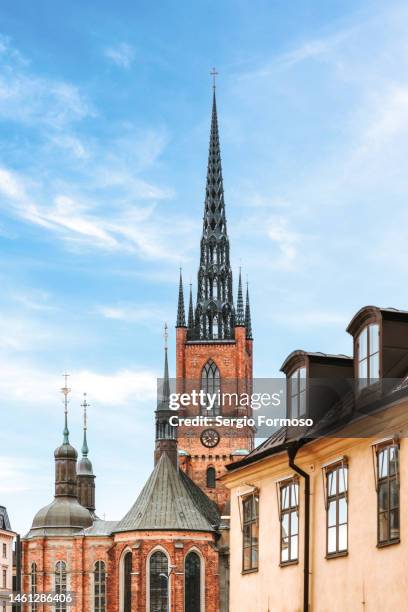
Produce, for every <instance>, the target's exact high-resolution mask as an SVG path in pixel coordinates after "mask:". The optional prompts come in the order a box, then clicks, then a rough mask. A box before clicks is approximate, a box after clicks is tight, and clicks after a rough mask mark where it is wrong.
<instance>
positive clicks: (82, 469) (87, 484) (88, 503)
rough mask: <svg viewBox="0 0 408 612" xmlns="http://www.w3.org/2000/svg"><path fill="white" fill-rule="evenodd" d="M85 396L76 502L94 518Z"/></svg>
mask: <svg viewBox="0 0 408 612" xmlns="http://www.w3.org/2000/svg"><path fill="white" fill-rule="evenodd" d="M86 398H87V395H86V393H84V401H83V402H82V404H81V407H82V408H83V409H84V417H83V418H84V425H83V427H84V440H83V444H82V459H80V461H78V465H77V485H78V501H79V503H80V504H81V506H84V508H87V509H88V510H89V512H90V513H91V515H92V517H93V518H95V516H96V515H95V474H94V473H93V467H92V463H91V461H90V460H89V459H88V453H89V448H88V440H87V430H88V414H87V410H88V408H89V406H90V404H88V401H87V399H86Z"/></svg>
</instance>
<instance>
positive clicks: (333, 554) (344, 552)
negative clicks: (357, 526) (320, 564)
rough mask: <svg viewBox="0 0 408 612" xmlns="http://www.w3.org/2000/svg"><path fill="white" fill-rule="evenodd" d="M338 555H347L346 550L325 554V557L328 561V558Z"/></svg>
mask: <svg viewBox="0 0 408 612" xmlns="http://www.w3.org/2000/svg"><path fill="white" fill-rule="evenodd" d="M339 557H348V550H342V551H341V552H337V553H330V554H327V555H326V557H325V558H326V559H327V560H328V561H330V559H338V558H339Z"/></svg>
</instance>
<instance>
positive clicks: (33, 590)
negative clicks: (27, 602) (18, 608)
mask: <svg viewBox="0 0 408 612" xmlns="http://www.w3.org/2000/svg"><path fill="white" fill-rule="evenodd" d="M37 577H38V574H37V564H36V563H32V564H31V576H30V592H31V595H32V596H33V600H34V599H35V594H36V593H37V588H38V584H37ZM30 608H31V612H37V610H38V607H37V604H36V603H35V602H34V601H33V603H32V604H31V606H30Z"/></svg>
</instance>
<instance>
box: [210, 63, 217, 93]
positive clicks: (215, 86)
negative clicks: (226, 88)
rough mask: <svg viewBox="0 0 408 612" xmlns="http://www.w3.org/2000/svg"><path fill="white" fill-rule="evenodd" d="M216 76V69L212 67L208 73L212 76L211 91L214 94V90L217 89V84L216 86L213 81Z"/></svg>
mask: <svg viewBox="0 0 408 612" xmlns="http://www.w3.org/2000/svg"><path fill="white" fill-rule="evenodd" d="M218 74H219V73H218V72H217V70H216V68H215V67H213V69H212V70H211V72H210V75H211V76H212V79H213V86H212V87H213V91H214V92H215V90H216V88H217V84H216V81H215V79H216V78H217V76H218Z"/></svg>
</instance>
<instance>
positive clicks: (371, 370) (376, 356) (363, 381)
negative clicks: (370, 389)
mask: <svg viewBox="0 0 408 612" xmlns="http://www.w3.org/2000/svg"><path fill="white" fill-rule="evenodd" d="M357 363H358V371H357V373H358V379H359V386H360V388H363V387H367V386H368V385H371V384H373V383H375V382H376V381H377V380H378V379H379V377H380V326H379V325H378V323H372V324H371V325H367V326H366V327H365V328H364V329H363V331H362V332H361V333H360V335H359V336H358V339H357Z"/></svg>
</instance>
